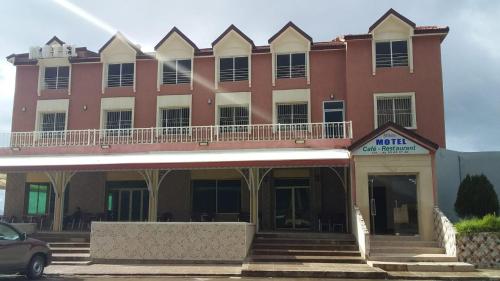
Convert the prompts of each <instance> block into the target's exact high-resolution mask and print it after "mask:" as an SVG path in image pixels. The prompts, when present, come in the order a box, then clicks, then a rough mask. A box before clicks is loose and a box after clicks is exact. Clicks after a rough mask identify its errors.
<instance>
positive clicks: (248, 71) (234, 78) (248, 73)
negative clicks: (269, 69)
mask: <svg viewBox="0 0 500 281" xmlns="http://www.w3.org/2000/svg"><path fill="white" fill-rule="evenodd" d="M237 58H246V59H247V79H246V80H236V67H235V64H236V59H237ZM217 59H218V60H219V63H218V70H217V71H218V74H219V75H218V78H219V81H218V82H219V83H225V82H240V81H247V80H249V79H250V57H249V56H226V57H218V58H217ZM222 59H231V60H232V62H233V68H232V70H233V79H232V80H226V81H221V73H220V68H221V63H220V61H221V60H222Z"/></svg>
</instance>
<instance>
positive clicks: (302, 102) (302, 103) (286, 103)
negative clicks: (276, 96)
mask: <svg viewBox="0 0 500 281" xmlns="http://www.w3.org/2000/svg"><path fill="white" fill-rule="evenodd" d="M297 104H300V105H305V106H306V110H307V113H306V118H307V120H306V122H305V123H279V122H278V120H279V110H278V107H279V106H280V105H286V106H291V110H293V106H294V105H297ZM274 106H275V107H276V123H277V124H280V125H289V124H308V123H310V119H309V117H310V113H309V110H310V108H309V103H308V102H307V101H296V102H279V103H275V104H274ZM294 115H295V114H294V113H292V119H293V116H294Z"/></svg>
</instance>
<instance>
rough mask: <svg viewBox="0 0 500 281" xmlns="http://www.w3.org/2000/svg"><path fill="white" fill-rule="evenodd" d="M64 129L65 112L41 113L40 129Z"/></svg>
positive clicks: (44, 130)
mask: <svg viewBox="0 0 500 281" xmlns="http://www.w3.org/2000/svg"><path fill="white" fill-rule="evenodd" d="M65 129H66V113H64V112H50V113H42V114H41V122H40V130H41V131H43V132H54V131H64V130H65Z"/></svg>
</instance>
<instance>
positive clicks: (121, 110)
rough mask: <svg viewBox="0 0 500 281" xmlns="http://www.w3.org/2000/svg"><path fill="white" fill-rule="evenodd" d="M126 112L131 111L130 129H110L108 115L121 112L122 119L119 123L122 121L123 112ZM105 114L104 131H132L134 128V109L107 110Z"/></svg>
mask: <svg viewBox="0 0 500 281" xmlns="http://www.w3.org/2000/svg"><path fill="white" fill-rule="evenodd" d="M126 111H130V128H117V129H108V128H107V127H108V113H109V112H120V119H119V123H120V121H121V120H122V119H121V113H122V112H126ZM103 113H104V124H103V125H104V126H103V129H104V130H132V129H133V128H134V110H133V109H106V110H104V111H103Z"/></svg>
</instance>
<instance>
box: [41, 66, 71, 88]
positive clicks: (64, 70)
mask: <svg viewBox="0 0 500 281" xmlns="http://www.w3.org/2000/svg"><path fill="white" fill-rule="evenodd" d="M44 72H45V74H44V80H43V81H44V87H43V88H44V89H49V90H58V89H68V84H69V66H56V67H45V70H44Z"/></svg>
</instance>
